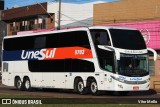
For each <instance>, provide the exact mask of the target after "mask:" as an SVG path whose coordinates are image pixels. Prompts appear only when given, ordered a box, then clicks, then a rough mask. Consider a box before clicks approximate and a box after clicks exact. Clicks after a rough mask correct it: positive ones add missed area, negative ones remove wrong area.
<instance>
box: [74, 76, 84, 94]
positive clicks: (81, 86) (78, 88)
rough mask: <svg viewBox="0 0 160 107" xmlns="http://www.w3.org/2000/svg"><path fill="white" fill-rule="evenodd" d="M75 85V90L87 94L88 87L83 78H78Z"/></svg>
mask: <svg viewBox="0 0 160 107" xmlns="http://www.w3.org/2000/svg"><path fill="white" fill-rule="evenodd" d="M75 85H76V86H75V88H76V89H75V90H76V92H77V93H79V94H81V95H84V94H87V88H86V87H84V83H83V80H82V79H77V80H76V82H75Z"/></svg>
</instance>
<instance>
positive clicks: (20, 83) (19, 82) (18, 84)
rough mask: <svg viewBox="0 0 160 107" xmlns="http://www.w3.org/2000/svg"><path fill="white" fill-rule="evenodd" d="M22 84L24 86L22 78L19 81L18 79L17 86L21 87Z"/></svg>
mask: <svg viewBox="0 0 160 107" xmlns="http://www.w3.org/2000/svg"><path fill="white" fill-rule="evenodd" d="M21 86H22V82H21V80H18V81H17V88H18V89H20V88H21Z"/></svg>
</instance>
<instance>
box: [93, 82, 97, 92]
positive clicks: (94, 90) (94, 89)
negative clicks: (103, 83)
mask: <svg viewBox="0 0 160 107" xmlns="http://www.w3.org/2000/svg"><path fill="white" fill-rule="evenodd" d="M97 90H98V87H97V83H96V82H92V83H91V91H92V93H96V92H97Z"/></svg>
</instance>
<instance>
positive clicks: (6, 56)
mask: <svg viewBox="0 0 160 107" xmlns="http://www.w3.org/2000/svg"><path fill="white" fill-rule="evenodd" d="M21 54H22V51H4V50H3V59H2V60H3V61H15V60H22V58H21Z"/></svg>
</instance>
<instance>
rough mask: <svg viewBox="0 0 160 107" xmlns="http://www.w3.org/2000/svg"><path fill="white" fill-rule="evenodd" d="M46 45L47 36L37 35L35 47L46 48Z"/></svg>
mask: <svg viewBox="0 0 160 107" xmlns="http://www.w3.org/2000/svg"><path fill="white" fill-rule="evenodd" d="M45 47H46V37H36V38H35V41H34V48H36V49H38V48H45Z"/></svg>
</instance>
